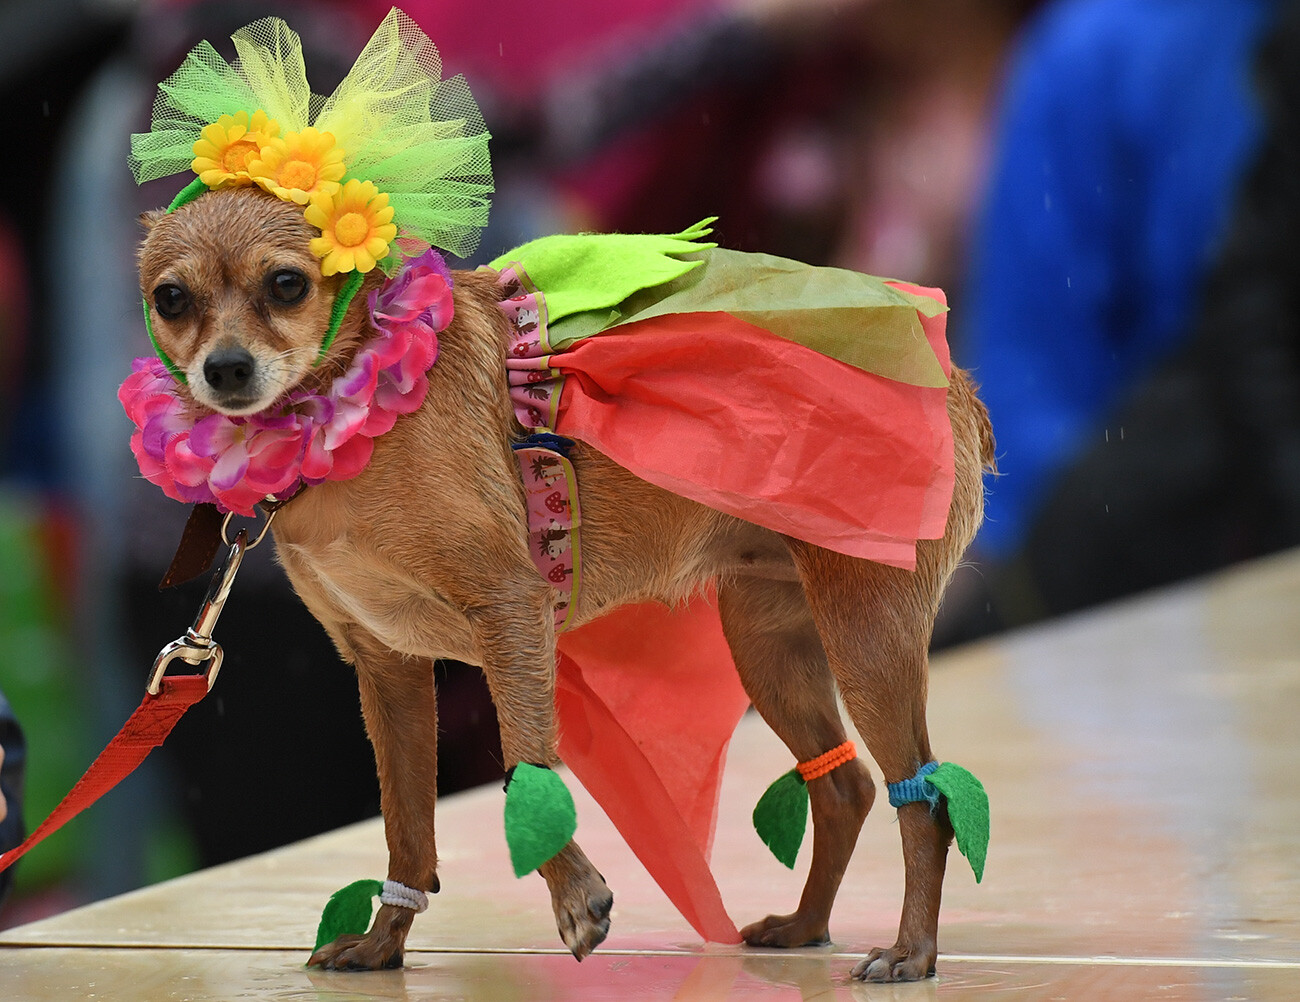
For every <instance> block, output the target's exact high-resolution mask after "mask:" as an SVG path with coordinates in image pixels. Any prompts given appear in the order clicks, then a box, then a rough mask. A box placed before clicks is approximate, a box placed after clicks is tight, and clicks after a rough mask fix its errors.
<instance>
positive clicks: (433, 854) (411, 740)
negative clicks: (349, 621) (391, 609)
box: [307, 631, 438, 970]
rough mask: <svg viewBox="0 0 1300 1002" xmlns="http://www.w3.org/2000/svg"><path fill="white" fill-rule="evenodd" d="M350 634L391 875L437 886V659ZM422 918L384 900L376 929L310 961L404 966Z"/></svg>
mask: <svg viewBox="0 0 1300 1002" xmlns="http://www.w3.org/2000/svg"><path fill="white" fill-rule="evenodd" d="M345 636H346V643H345V644H340V648H341V649H342V650H344V651H345V653H346V654H348V655H349V657H348V659H349V660H351V661H353V662H354V663H355V665H356V669H357V681H358V685H359V688H360V692H361V710H362V713H363V715H364V717H365V721H366V731H367V733H368V734H369V736H370V742H371V744H372V745H373V746H374V750H375V765H376V766H377V768H378V771H379V795H380V806H381V808H382V810H383V815H384V836H385V838H386V839H387V841H388V879H389V880H395V881H397V882H399V883H401V884H405V885H406V886H407V887H411V888H414V889H416V890H431V891H436V890H437V889H438V877H437V867H438V852H437V846H436V844H435V842H434V817H433V815H434V806H435V803H436V801H437V795H438V705H437V699H436V696H435V692H434V681H433V664H432V662H431V661H429V660H428V659H426V658H406V657H403V656H402V655H399V654H396V653H394V652H393V651H390V650H388V649H387V648H386V647H384V646H383V645H381V644H380V643H379V642H378V641H375V640H373V639H371V638H369V637H368V636H364V635H357V634H356V633H355V631H352V632H348V631H345ZM335 792H337V791H335ZM322 793H323V794H326V791H322ZM414 917H415V912H414V911H412V910H411V909H410V908H404V907H400V906H397V905H388V904H385V905H381V906H380V908H379V911H378V913H377V914H376V915H375V919H374V921H373V922H372V923H371V926H370V931H369V932H367V933H366V934H365V935H363V936H351V935H349V936H340V937H339V938H338V939H336V940H335V941H334V942H332V943H328V944H326V945H325V946H322V947H321V948H320V949H319V950H317V951H316V952H315V953H314V954H312V956H311V958H310V959H309V960H308V961H307V963H308V964H309V965H316V964H319V965H320V966H321V967H324V968H326V969H328V970H378V969H381V968H388V967H400V966H401V964H402V954H403V949H404V947H405V944H406V934H407V933H408V932H409V931H410V928H411V922H412V920H413V919H414Z"/></svg>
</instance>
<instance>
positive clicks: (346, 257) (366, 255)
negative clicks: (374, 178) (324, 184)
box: [305, 178, 397, 275]
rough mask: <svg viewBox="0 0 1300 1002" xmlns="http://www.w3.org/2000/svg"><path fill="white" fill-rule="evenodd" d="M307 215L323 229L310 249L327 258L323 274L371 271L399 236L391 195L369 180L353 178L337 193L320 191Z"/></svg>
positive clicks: (308, 208)
mask: <svg viewBox="0 0 1300 1002" xmlns="http://www.w3.org/2000/svg"><path fill="white" fill-rule="evenodd" d="M305 215H306V217H307V222H309V223H311V225H312V226H315V227H316V228H317V229H318V230H320V231H321V235H320V236H319V237H317V238H316V239H314V240H313V241H312V242H311V252H312V253H313V254H315V255H316V256H317V257H319V258H323V259H324V260H322V261H321V265H320V270H321V274H322V275H333V274H335V273H337V272H340V271H353V270H356V271H360V272H367V271H370V269H372V268H373V267H374V266H375V265H376V264H377V263H378V262H380V261H381V260H383V259H384V258H386V257H387V256H388V245H389V243H390V242H391V241H392V240H393V238H394V237H396V236H397V227H396V226H394V225H393V223H392V218H393V207H392V206H391V205H389V204H388V195H387V194H386V193H385V192H381V191H380V190H379V189H378V188H376V187H375V186H374V184H373V183H372V182H370V181H359V180H357V179H356V178H352V179H351V180H349V181H348V183H347V184H345V185H344V186H343V187H342V188H340V189H339V190H338V191H337V192H336V193H335V194H334V195H327V194H325V193H324V192H320V191H318V192H317V193H316V194H314V195H312V196H311V204H310V205H309V206H307V211H306V213H305Z"/></svg>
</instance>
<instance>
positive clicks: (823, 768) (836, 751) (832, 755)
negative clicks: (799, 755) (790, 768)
mask: <svg viewBox="0 0 1300 1002" xmlns="http://www.w3.org/2000/svg"><path fill="white" fill-rule="evenodd" d="M857 757H858V749H857V746H855V745H854V744H853V742H852V741H845V742H844V744H842V745H836V746H835V747H834V748H832V749H831V750H830V751H828V752H823V753H822V754H821V755H818V756H817V757H816V758H814V759H809V760H808V761H807V762H800V763H799V765H798V766H797V767H796V768H798V770H799V775H800V776H802V777H803V781H804V782H805V783H807V782H808V781H809V780H812V779H816V778H817V777H818V776H825V775H826V774H827V773H828V772H830V771H831V770H832V769H835V768H838V767H839V766H842V765H843V764H844V763H845V762H852V761H853V760H854V759H855V758H857Z"/></svg>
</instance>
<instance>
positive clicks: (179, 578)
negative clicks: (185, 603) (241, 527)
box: [158, 504, 223, 591]
mask: <svg viewBox="0 0 1300 1002" xmlns="http://www.w3.org/2000/svg"><path fill="white" fill-rule="evenodd" d="M222 517H223V516H222V514H221V512H219V511H217V506H216V505H214V504H196V505H195V506H194V509H193V510H192V511H191V512H190V517H189V519H188V521H186V523H185V531H184V532H183V533H181V541H180V545H179V546H177V547H176V556H174V557H172V563H171V566H170V567H168V568H167V573H166V574H164V575H163V579H162V580H161V581H159V582H158V590H159V591H165V590H167V589H168V588H174V587H175V586H176V585H179V584H184V583H185V582H186V581H192V580H193V579H194V578H196V577H198V576H199V575H200V574H202V573H203V572H204V571H206V570H207V569H208V568H209V567H211V566H212V561H213V559H214V558H215V557H216V555H217V550H218V549H219V548H220V547H221V522H222Z"/></svg>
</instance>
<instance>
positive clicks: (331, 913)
mask: <svg viewBox="0 0 1300 1002" xmlns="http://www.w3.org/2000/svg"><path fill="white" fill-rule="evenodd" d="M383 889H384V882H383V881H382V880H358V881H355V882H354V883H351V884H348V886H347V887H344V888H342V889H340V890H337V891H335V892H334V893H333V894H331V895H330V899H329V901H328V902H327V903H326V905H325V910H324V911H323V912H322V913H321V917H320V925H319V926H317V927H316V946H315V947H314V949H315V950H319V949H320V948H321V947H322V946H324V945H325V944H326V943H333V942H334V941H335V940H336V939H338V938H339V937H340V936H348V935H353V936H360V935H361V934H363V933H364V932H365V931H366V930H367V929H369V928H370V916H371V915H372V914H373V912H374V910H375V906H374V899H375V898H377V897H378V896H379V894H380V893H381V892H382V891H383Z"/></svg>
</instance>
